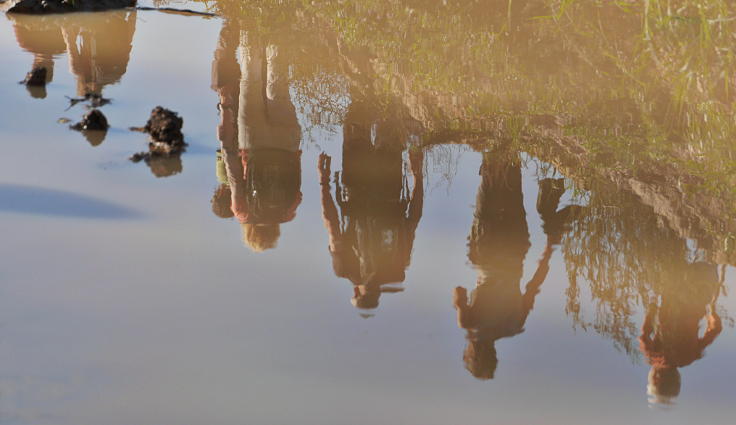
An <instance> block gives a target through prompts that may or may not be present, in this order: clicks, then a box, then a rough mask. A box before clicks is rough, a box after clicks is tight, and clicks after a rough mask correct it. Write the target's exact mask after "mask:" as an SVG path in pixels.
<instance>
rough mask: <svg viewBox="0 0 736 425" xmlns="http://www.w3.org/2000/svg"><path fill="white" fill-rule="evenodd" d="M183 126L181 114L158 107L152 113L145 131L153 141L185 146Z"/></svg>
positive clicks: (144, 128)
mask: <svg viewBox="0 0 736 425" xmlns="http://www.w3.org/2000/svg"><path fill="white" fill-rule="evenodd" d="M183 126H184V120H183V119H182V118H181V117H180V116H179V114H177V113H176V112H173V111H170V110H168V109H166V108H163V107H161V106H157V107H155V108H153V111H151V117H150V118H149V119H148V122H147V123H146V126H145V127H143V130H144V131H145V132H146V133H148V134H150V135H151V139H152V140H154V141H157V142H162V143H166V144H169V145H172V146H174V145H183V144H184V135H183V134H182V133H181V128H182V127H183Z"/></svg>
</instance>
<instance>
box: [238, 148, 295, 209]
mask: <svg viewBox="0 0 736 425" xmlns="http://www.w3.org/2000/svg"><path fill="white" fill-rule="evenodd" d="M240 155H241V158H242V169H243V178H242V180H241V182H240V183H239V184H238V185H237V189H236V191H234V192H233V195H234V196H235V199H236V201H235V202H234V204H233V213H234V214H235V216H236V217H237V218H238V220H239V221H240V222H241V223H252V224H277V223H285V222H288V221H291V220H293V219H294V217H295V216H296V209H297V207H298V206H299V204H300V203H301V201H302V192H301V190H300V188H301V151H296V152H290V151H283V150H280V149H267V148H261V149H251V150H248V151H245V150H242V151H240Z"/></svg>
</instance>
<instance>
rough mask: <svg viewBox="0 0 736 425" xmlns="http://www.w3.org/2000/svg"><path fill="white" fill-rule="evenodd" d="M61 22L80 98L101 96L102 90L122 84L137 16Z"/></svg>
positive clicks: (80, 16) (131, 13)
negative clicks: (111, 85)
mask: <svg viewBox="0 0 736 425" xmlns="http://www.w3.org/2000/svg"><path fill="white" fill-rule="evenodd" d="M61 19H62V33H63V35H64V42H65V43H66V50H67V52H68V53H69V68H70V69H71V71H72V73H73V74H74V76H75V77H76V78H77V96H85V95H102V89H103V88H104V87H105V86H107V85H110V84H114V83H117V82H118V81H120V79H121V78H122V77H123V75H124V74H125V71H126V70H127V68H128V61H129V59H130V51H131V49H132V48H133V34H134V33H135V22H136V12H135V11H113V12H105V13H100V14H94V16H87V15H85V14H73V15H69V16H64V17H63V18H61Z"/></svg>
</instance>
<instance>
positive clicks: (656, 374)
mask: <svg viewBox="0 0 736 425" xmlns="http://www.w3.org/2000/svg"><path fill="white" fill-rule="evenodd" d="M647 394H648V395H649V396H650V402H652V403H657V404H671V403H672V402H673V401H674V400H675V398H677V396H678V395H680V371H678V370H677V368H676V367H671V366H667V367H656V366H655V367H652V369H651V370H650V371H649V384H648V385H647Z"/></svg>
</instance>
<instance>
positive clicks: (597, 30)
mask: <svg viewBox="0 0 736 425" xmlns="http://www.w3.org/2000/svg"><path fill="white" fill-rule="evenodd" d="M517 3H519V2H517ZM517 3H514V2H510V1H491V2H477V1H471V0H468V1H450V2H446V4H444V5H443V6H437V5H436V2H431V5H430V2H423V1H413V2H409V1H378V0H372V1H371V0H368V1H360V2H358V1H344V2H339V3H338V2H326V1H323V2H320V1H317V2H309V3H305V4H306V5H305V6H304V7H305V9H307V10H309V11H311V12H312V13H314V14H315V15H317V16H320V17H321V18H322V19H323V20H324V21H326V22H328V23H329V24H331V26H332V28H333V29H334V30H335V31H336V32H337V35H338V37H339V38H340V39H341V40H342V41H343V42H345V43H347V44H349V45H351V46H353V47H354V48H366V49H369V50H370V52H371V53H372V54H373V55H375V57H376V58H378V59H379V61H378V62H379V63H383V64H387V66H385V68H384V69H382V70H379V72H378V73H377V77H378V78H379V79H381V78H383V79H385V80H386V81H391V80H392V79H393V78H395V76H396V75H400V76H402V77H404V78H405V80H406V82H408V84H409V86H408V87H403V88H404V89H408V90H413V91H431V92H437V93H451V94H454V95H457V96H459V97H460V98H461V99H462V101H463V102H462V105H464V106H463V108H462V110H461V111H460V112H458V113H459V114H461V115H462V116H463V117H465V118H467V120H468V121H471V120H473V119H483V118H486V117H488V116H490V115H492V114H499V113H502V114H509V113H510V114H514V113H524V114H528V113H532V114H539V113H546V114H555V115H566V116H569V117H571V118H572V122H573V123H574V127H573V128H571V131H572V132H574V133H577V134H584V135H585V136H586V139H585V140H586V142H587V144H588V145H589V146H591V147H592V148H594V149H595V150H597V151H604V150H605V151H607V152H608V153H609V154H610V155H613V156H612V158H613V159H615V160H617V161H619V162H620V163H621V164H622V165H625V166H630V165H632V164H647V163H648V162H650V161H655V162H673V163H675V164H677V166H678V167H680V168H681V169H682V170H684V171H686V172H687V173H691V174H693V175H695V176H698V177H701V178H702V180H703V182H702V185H700V186H699V189H704V190H708V191H712V192H713V193H724V192H725V193H727V194H728V195H733V193H732V191H733V189H732V184H731V183H732V182H730V181H729V180H728V179H727V178H725V177H728V176H731V175H733V168H734V162H733V158H732V157H733V155H732V149H731V140H732V139H733V136H734V135H736V129H735V128H734V126H735V125H736V120H735V119H734V118H735V117H736V116H735V115H734V108H733V99H734V96H733V88H732V87H731V86H732V85H733V82H734V71H735V70H736V67H735V66H734V57H733V53H734V52H733V47H732V45H733V44H734V41H736V40H734V39H733V34H734V33H735V32H736V21H735V20H734V18H735V17H736V15H735V14H734V6H733V5H731V4H730V3H729V2H726V1H724V0H713V1H692V0H675V1H663V0H649V1H644V2H633V1H623V2H575V1H569V0H568V1H550V0H538V1H531V2H524V3H519V4H517ZM377 87H384V88H386V89H387V90H389V91H391V90H394V91H395V90H396V89H397V86H396V84H383V85H377ZM512 130H515V128H512ZM612 135H613V136H615V137H611V136H612ZM512 136H513V134H512ZM632 151H633V152H635V153H636V157H632V156H631V152H632ZM644 166H645V165H644Z"/></svg>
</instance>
